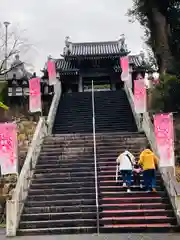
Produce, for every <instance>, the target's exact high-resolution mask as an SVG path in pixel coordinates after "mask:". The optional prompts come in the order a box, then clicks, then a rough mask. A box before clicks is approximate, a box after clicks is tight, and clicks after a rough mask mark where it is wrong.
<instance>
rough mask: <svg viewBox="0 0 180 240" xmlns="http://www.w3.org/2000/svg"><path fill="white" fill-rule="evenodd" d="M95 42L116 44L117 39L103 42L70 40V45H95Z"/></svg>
mask: <svg viewBox="0 0 180 240" xmlns="http://www.w3.org/2000/svg"><path fill="white" fill-rule="evenodd" d="M96 44H101V45H103V44H118V41H103V42H72V45H78V46H79V45H96Z"/></svg>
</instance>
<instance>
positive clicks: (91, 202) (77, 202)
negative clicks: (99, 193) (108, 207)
mask: <svg viewBox="0 0 180 240" xmlns="http://www.w3.org/2000/svg"><path fill="white" fill-rule="evenodd" d="M90 197H91V196H90ZM91 198H92V197H91ZM91 198H89V199H81V198H79V199H78V198H77V199H75V198H74V199H62V200H59V199H56V205H55V206H57V207H61V211H62V207H64V206H65V207H68V206H95V205H96V198H95V197H94V198H93V199H91ZM72 200H73V201H72ZM53 202H55V201H49V202H48V201H41V202H40V203H38V202H37V201H34V200H28V202H27V204H26V205H25V206H26V207H44V208H46V211H49V210H48V208H50V209H51V207H53V205H52V204H53ZM45 204H46V205H45ZM48 204H49V205H48ZM50 204H51V205H50Z"/></svg>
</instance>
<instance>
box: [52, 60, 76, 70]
mask: <svg viewBox="0 0 180 240" xmlns="http://www.w3.org/2000/svg"><path fill="white" fill-rule="evenodd" d="M56 69H58V70H59V71H75V72H76V71H78V69H77V68H75V66H73V65H72V63H71V62H69V61H65V60H64V59H56Z"/></svg>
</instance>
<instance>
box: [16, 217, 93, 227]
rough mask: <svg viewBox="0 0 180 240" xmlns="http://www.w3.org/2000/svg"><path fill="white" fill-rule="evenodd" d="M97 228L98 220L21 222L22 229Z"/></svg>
mask: <svg viewBox="0 0 180 240" xmlns="http://www.w3.org/2000/svg"><path fill="white" fill-rule="evenodd" d="M92 226H94V227H96V219H63V220H48V221H21V222H20V226H19V227H20V229H26V228H32V229H34V228H36V229H37V230H38V228H49V229H50V228H54V227H55V228H57V227H58V228H60V227H92Z"/></svg>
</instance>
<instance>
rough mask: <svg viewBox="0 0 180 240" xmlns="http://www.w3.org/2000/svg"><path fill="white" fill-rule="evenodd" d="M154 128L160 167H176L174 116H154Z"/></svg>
mask: <svg viewBox="0 0 180 240" xmlns="http://www.w3.org/2000/svg"><path fill="white" fill-rule="evenodd" d="M154 128H155V136H156V143H157V148H158V152H159V155H160V163H159V165H160V167H171V166H173V167H174V165H175V160H174V127H173V116H172V114H171V113H167V114H156V115H155V116H154Z"/></svg>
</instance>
